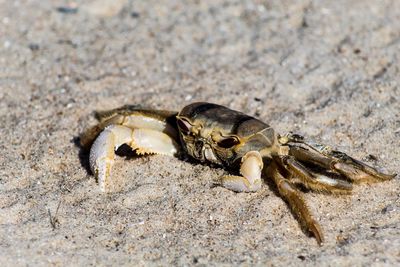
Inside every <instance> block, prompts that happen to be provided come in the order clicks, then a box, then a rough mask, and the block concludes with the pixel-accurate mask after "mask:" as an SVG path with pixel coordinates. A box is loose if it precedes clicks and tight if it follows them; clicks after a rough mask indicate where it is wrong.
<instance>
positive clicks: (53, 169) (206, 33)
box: [0, 0, 400, 266]
mask: <svg viewBox="0 0 400 267" xmlns="http://www.w3.org/2000/svg"><path fill="white" fill-rule="evenodd" d="M109 2H110V1H108V0H92V1H58V0H57V1H50V0H13V1H11V0H0V151H1V153H0V266H118V265H122V266H163V265H176V266H192V265H194V266H206V265H207V266H221V265H225V266H230V265H243V266H251V265H256V266H298V265H299V264H301V265H306V266H371V265H372V266H395V265H397V266H399V265H400V182H399V179H400V178H399V177H396V178H395V179H393V180H392V181H389V182H384V183H379V184H373V185H359V186H356V187H355V189H354V192H353V194H352V195H351V196H339V197H338V196H334V195H329V194H317V193H313V192H308V193H306V194H305V198H306V200H307V202H308V204H309V207H310V209H311V210H312V212H313V213H314V214H315V218H316V219H317V220H319V221H320V224H321V226H322V228H323V231H324V233H325V239H326V242H325V244H324V245H323V246H322V247H320V246H318V245H317V242H316V241H315V239H314V238H312V237H310V236H307V235H306V234H305V233H304V232H303V231H302V230H301V227H300V226H299V223H298V221H297V220H296V219H295V218H294V216H293V214H292V213H291V212H290V210H289V208H288V206H287V205H286V203H285V202H284V201H283V200H282V199H281V198H280V197H279V196H278V194H277V192H276V189H274V188H273V186H271V182H269V181H266V183H265V185H264V186H263V188H262V190H261V191H259V192H257V193H251V194H245V193H239V194H238V193H234V192H231V191H229V190H226V189H224V188H221V187H214V186H213V183H214V181H215V180H216V179H218V177H219V176H221V175H222V174H224V173H226V171H225V170H223V169H220V168H213V167H211V166H207V165H202V164H199V163H196V162H194V161H185V160H179V159H176V158H170V157H167V156H160V155H155V156H145V157H136V156H133V157H132V156H128V157H126V156H122V157H117V160H116V164H115V167H114V169H113V177H114V184H115V190H114V192H113V193H110V194H103V193H101V192H100V190H99V187H98V185H97V182H96V180H95V178H94V177H93V175H91V173H90V171H89V170H88V154H87V153H86V152H84V151H83V150H81V149H80V147H79V146H77V138H78V136H79V134H80V133H81V132H82V131H83V130H84V129H85V128H87V127H88V126H90V125H93V124H94V123H95V119H94V117H93V111H94V110H105V109H112V108H116V107H118V106H121V105H124V104H138V103H139V104H142V105H144V106H148V107H152V108H154V109H168V110H177V111H179V110H180V109H181V108H182V107H183V106H185V105H186V104H189V103H191V102H194V101H208V102H214V103H218V104H222V105H226V106H228V107H230V108H232V109H236V110H240V111H243V112H245V113H247V114H250V115H252V116H255V117H256V118H259V119H261V120H263V121H265V122H267V123H269V124H270V125H272V126H273V127H274V128H275V129H276V131H278V132H281V133H284V132H287V131H294V132H297V133H299V134H302V135H304V136H306V137H307V138H309V139H311V140H315V141H318V142H321V143H325V144H329V145H331V146H333V147H335V148H337V149H340V150H342V151H344V152H346V153H348V154H350V155H352V156H353V157H355V158H358V159H361V160H363V161H365V162H367V163H368V164H371V165H373V166H378V167H381V168H382V170H384V171H386V172H390V173H400V167H399V159H400V148H399V146H400V141H399V140H400V68H399V66H400V64H399V59H400V1H395V0H376V1H374V0H371V1H365V0H352V1H350V0H338V1H303V0H299V1H298V0H284V1H281V0H276V1H269V0H268V1H257V0H255V1H219V0H216V1H174V0H171V1H152V0H150V1H128V0H126V1H123V0H114V1H113V2H114V5H110V4H109Z"/></svg>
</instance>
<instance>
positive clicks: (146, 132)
mask: <svg viewBox="0 0 400 267" xmlns="http://www.w3.org/2000/svg"><path fill="white" fill-rule="evenodd" d="M122 144H127V145H129V146H130V147H131V148H132V149H135V150H136V152H137V153H138V154H163V155H175V154H176V153H177V151H178V145H177V144H176V142H175V141H174V140H173V139H172V138H171V137H169V136H168V135H167V134H165V133H162V132H159V131H156V130H151V129H131V128H128V127H126V126H121V125H111V126H108V127H107V128H105V129H104V131H102V132H101V133H100V135H99V136H98V137H97V139H96V140H95V141H94V143H93V145H92V147H91V149H90V155H89V164H90V169H91V170H92V172H93V174H94V175H95V177H96V178H97V179H98V183H99V185H100V189H101V191H103V192H106V191H108V190H109V189H110V188H111V186H112V181H111V168H112V165H113V163H114V158H115V150H116V149H118V147H119V146H121V145H122Z"/></svg>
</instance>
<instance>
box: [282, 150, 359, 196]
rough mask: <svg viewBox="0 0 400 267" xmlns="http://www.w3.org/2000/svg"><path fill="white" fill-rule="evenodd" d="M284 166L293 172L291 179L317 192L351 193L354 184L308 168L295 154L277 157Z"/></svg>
mask: <svg viewBox="0 0 400 267" xmlns="http://www.w3.org/2000/svg"><path fill="white" fill-rule="evenodd" d="M277 160H278V161H279V162H280V164H281V165H282V166H284V168H285V169H287V170H288V171H289V172H290V173H291V176H292V177H291V178H290V180H291V181H292V182H296V181H297V182H298V183H300V184H302V185H303V186H304V187H306V188H309V189H312V190H314V191H317V192H326V193H337V194H349V193H351V190H352V188H353V187H352V185H351V184H350V183H348V182H346V181H342V180H339V179H333V178H330V177H327V176H325V175H322V174H316V173H314V172H312V171H311V170H308V169H307V168H306V167H305V166H304V165H302V164H301V163H300V162H298V161H297V160H296V159H295V158H294V157H293V156H283V157H280V158H277Z"/></svg>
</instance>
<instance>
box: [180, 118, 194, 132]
mask: <svg viewBox="0 0 400 267" xmlns="http://www.w3.org/2000/svg"><path fill="white" fill-rule="evenodd" d="M177 124H178V127H179V129H180V130H181V132H183V133H185V134H188V133H189V132H190V128H192V125H191V124H190V123H189V122H187V121H186V120H183V119H178V120H177Z"/></svg>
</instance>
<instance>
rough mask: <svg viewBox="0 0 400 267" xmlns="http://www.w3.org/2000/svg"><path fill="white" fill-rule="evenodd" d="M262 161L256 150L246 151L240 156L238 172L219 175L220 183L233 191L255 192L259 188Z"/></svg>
mask: <svg viewBox="0 0 400 267" xmlns="http://www.w3.org/2000/svg"><path fill="white" fill-rule="evenodd" d="M262 169H263V161H262V158H261V155H260V153H259V152H258V151H250V152H247V153H246V155H244V156H243V157H242V162H241V166H240V174H241V175H242V176H236V175H224V176H222V177H221V185H222V186H223V187H225V188H227V189H230V190H232V191H235V192H255V191H257V190H259V189H260V188H261V171H262Z"/></svg>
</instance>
